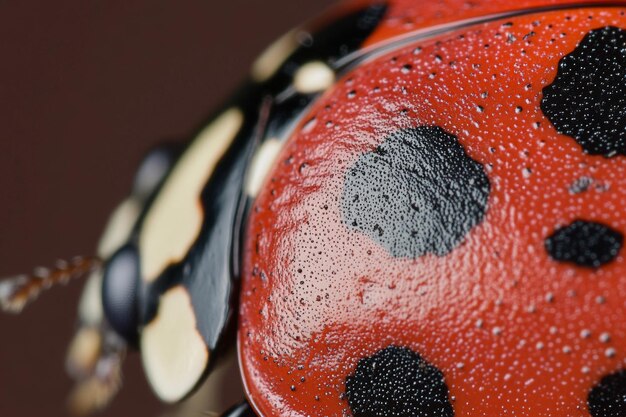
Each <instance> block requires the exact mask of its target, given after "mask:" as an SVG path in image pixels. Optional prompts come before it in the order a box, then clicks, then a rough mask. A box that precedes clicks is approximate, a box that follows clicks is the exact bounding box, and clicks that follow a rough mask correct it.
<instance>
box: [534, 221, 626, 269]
mask: <svg viewBox="0 0 626 417" xmlns="http://www.w3.org/2000/svg"><path fill="white" fill-rule="evenodd" d="M623 241H624V237H623V236H622V234H621V233H620V232H618V231H617V230H614V229H612V228H610V227H609V226H606V225H604V224H601V223H596V222H590V221H584V220H576V221H574V222H573V223H571V224H569V225H567V226H564V227H561V228H559V229H557V230H556V231H554V233H552V235H550V236H549V237H548V238H547V239H546V240H545V248H546V251H547V252H548V255H550V257H551V258H552V259H554V260H556V261H559V262H571V263H574V264H576V265H578V266H583V267H587V268H599V267H600V266H602V265H604V264H607V263H609V262H611V261H612V260H613V259H615V258H616V257H617V255H618V254H619V251H620V250H621V249H622V243H623Z"/></svg>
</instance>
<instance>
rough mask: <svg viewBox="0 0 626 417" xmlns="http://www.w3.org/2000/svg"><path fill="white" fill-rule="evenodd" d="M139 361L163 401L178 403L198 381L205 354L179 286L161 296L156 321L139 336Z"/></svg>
mask: <svg viewBox="0 0 626 417" xmlns="http://www.w3.org/2000/svg"><path fill="white" fill-rule="evenodd" d="M141 358H142V361H143V366H144V369H145V371H146V376H147V377H148V381H149V382H150V385H151V386H152V389H153V390H154V392H155V393H156V394H157V395H158V396H159V398H161V399H162V400H164V401H167V402H174V401H178V400H180V399H181V398H183V397H184V396H185V395H187V394H188V393H189V391H191V389H193V388H194V387H195V386H196V384H197V383H198V381H199V380H200V377H201V376H202V374H203V373H204V370H205V369H206V366H207V363H208V362H209V352H208V350H207V347H206V345H205V343H204V339H203V338H202V336H201V335H200V333H199V332H198V329H197V328H196V317H195V315H194V311H193V307H192V305H191V297H190V296H189V293H188V292H187V290H186V289H185V288H184V287H183V286H177V287H174V288H172V289H171V290H169V291H168V292H166V293H165V294H164V295H163V296H161V299H160V302H159V309H158V311H157V315H156V317H155V318H154V320H153V321H151V322H150V323H148V325H146V327H144V329H143V331H142V332H141Z"/></svg>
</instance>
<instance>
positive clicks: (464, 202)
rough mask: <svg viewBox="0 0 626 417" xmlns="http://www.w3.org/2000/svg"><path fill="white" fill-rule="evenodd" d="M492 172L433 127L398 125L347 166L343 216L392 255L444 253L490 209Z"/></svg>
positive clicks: (454, 245) (352, 225) (451, 248)
mask: <svg viewBox="0 0 626 417" xmlns="http://www.w3.org/2000/svg"><path fill="white" fill-rule="evenodd" d="M489 190H490V185H489V179H488V178H487V175H486V174H485V171H484V170H483V167H482V165H481V164H479V163H478V162H476V161H475V160H473V159H472V158H470V157H469V156H468V155H467V154H466V153H465V150H464V149H463V147H462V146H461V144H460V143H459V142H458V140H457V138H456V137H455V136H453V135H451V134H449V133H447V132H445V131H444V130H443V129H441V128H439V127H436V126H422V127H417V128H410V129H405V130H401V131H398V132H396V133H394V134H392V135H390V136H389V137H387V139H386V140H385V141H384V142H383V143H382V145H380V146H379V147H378V148H376V149H375V150H374V151H372V152H368V153H365V154H363V155H361V157H360V158H359V159H358V161H357V162H356V163H355V164H354V166H352V168H351V169H350V170H349V172H348V174H347V176H346V179H345V188H344V194H343V202H342V209H343V217H344V221H345V222H346V224H347V225H349V226H350V227H353V228H355V229H357V230H359V231H361V232H363V233H366V234H367V235H369V236H371V237H372V239H374V240H375V241H377V242H378V243H380V244H381V245H382V246H383V247H385V248H386V249H387V250H388V251H389V252H390V253H391V254H392V255H393V256H396V257H408V258H417V257H419V256H422V255H425V254H427V253H433V254H435V255H438V256H443V255H445V254H447V253H449V252H450V251H452V250H453V249H454V248H455V247H456V246H458V245H459V244H460V243H461V241H462V240H463V239H464V237H465V236H466V235H467V233H468V232H469V231H470V230H471V229H472V228H473V227H474V226H475V225H476V224H478V223H479V222H480V221H481V220H482V218H483V217H484V215H485V211H486V208H487V199H488V197H489Z"/></svg>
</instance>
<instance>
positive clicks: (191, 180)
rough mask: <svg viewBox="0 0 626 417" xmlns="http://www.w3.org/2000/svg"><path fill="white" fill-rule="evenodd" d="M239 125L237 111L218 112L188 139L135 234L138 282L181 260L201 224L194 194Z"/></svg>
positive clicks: (206, 177)
mask: <svg viewBox="0 0 626 417" xmlns="http://www.w3.org/2000/svg"><path fill="white" fill-rule="evenodd" d="M242 123H243V114H242V112H241V111H240V110H238V109H230V110H227V111H226V112H224V113H223V114H222V115H220V116H219V117H218V118H217V119H215V121H213V123H211V124H210V125H209V126H208V127H206V128H205V129H204V130H203V131H201V132H200V134H199V135H198V136H197V137H196V138H195V139H194V140H193V142H192V143H191V145H190V146H189V148H188V149H187V150H186V151H185V153H184V154H183V155H182V156H181V157H180V159H179V160H178V162H177V163H176V165H175V166H174V168H173V170H172V172H171V173H170V175H169V177H168V178H167V179H166V180H165V183H164V184H163V188H162V189H161V190H160V192H159V194H158V195H157V197H156V199H155V200H154V203H153V205H152V207H151V208H150V210H149V211H148V214H147V215H146V218H145V221H144V223H143V225H142V228H141V231H140V233H139V252H140V259H141V275H142V278H143V279H144V280H146V281H153V280H155V279H156V278H157V277H158V276H159V274H160V273H161V272H162V271H163V269H164V268H165V267H167V266H168V265H169V264H171V263H174V262H177V261H180V260H181V259H183V257H184V256H185V255H186V254H187V252H188V250H189V248H190V247H191V245H192V244H193V242H194V241H195V240H196V238H197V236H198V233H199V232H200V228H201V226H202V220H203V215H202V206H201V202H200V193H201V192H202V188H203V187H204V186H205V184H206V182H207V181H208V179H209V177H210V176H211V174H212V173H213V171H214V170H215V166H216V165H217V163H218V162H219V160H220V159H221V158H222V156H223V155H224V153H225V152H226V150H227V149H228V147H229V146H230V144H231V143H232V141H233V139H234V138H235V136H236V135H237V132H238V131H239V129H240V128H241V125H242Z"/></svg>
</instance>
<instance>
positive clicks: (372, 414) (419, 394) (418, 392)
mask: <svg viewBox="0 0 626 417" xmlns="http://www.w3.org/2000/svg"><path fill="white" fill-rule="evenodd" d="M346 396H347V398H348V404H349V405H350V409H351V410H352V414H353V415H354V417H452V416H454V410H453V409H452V404H450V399H449V397H448V387H447V385H446V382H445V380H444V377H443V374H442V373H441V371H439V370H438V369H437V368H435V367H434V366H433V365H431V364H430V363H428V362H427V361H425V360H424V359H423V358H422V357H421V356H420V355H419V354H418V353H416V352H413V351H412V350H411V349H408V348H405V347H398V346H389V347H387V348H385V349H383V350H381V351H379V352H377V353H376V354H375V355H374V356H372V357H369V358H363V359H361V360H359V363H358V364H357V368H356V370H355V371H354V373H353V374H352V375H350V376H348V378H347V379H346Z"/></svg>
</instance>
